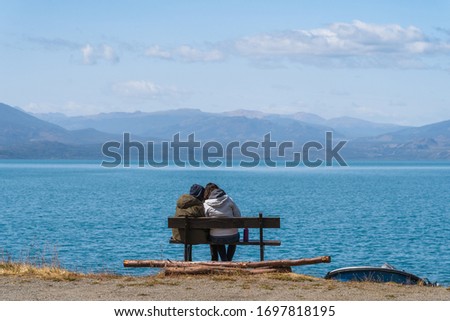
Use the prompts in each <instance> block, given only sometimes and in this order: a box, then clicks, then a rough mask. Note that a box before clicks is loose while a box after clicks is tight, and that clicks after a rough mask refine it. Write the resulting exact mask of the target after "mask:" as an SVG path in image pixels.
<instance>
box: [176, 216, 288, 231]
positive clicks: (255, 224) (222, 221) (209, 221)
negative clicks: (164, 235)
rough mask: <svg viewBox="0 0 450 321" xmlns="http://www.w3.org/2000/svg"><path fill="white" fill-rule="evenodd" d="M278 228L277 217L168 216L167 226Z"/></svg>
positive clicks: (193, 227) (191, 227)
mask: <svg viewBox="0 0 450 321" xmlns="http://www.w3.org/2000/svg"><path fill="white" fill-rule="evenodd" d="M186 224H188V225H189V228H190V229H208V228H245V227H247V228H280V218H279V217H230V218H216V217H187V218H185V217H169V221H168V227H169V228H185V227H186Z"/></svg>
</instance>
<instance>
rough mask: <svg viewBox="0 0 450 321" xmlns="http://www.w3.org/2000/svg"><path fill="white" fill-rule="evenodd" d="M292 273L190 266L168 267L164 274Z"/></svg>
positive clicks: (273, 270)
mask: <svg viewBox="0 0 450 321" xmlns="http://www.w3.org/2000/svg"><path fill="white" fill-rule="evenodd" d="M286 272H291V269H290V268H259V269H242V268H229V267H222V266H216V267H213V268H211V267H209V266H189V267H166V268H164V274H166V275H174V274H227V273H228V274H263V273H286Z"/></svg>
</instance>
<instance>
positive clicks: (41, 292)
mask: <svg viewBox="0 0 450 321" xmlns="http://www.w3.org/2000/svg"><path fill="white" fill-rule="evenodd" d="M0 300H2V301H36V300H47V301H58V300H61V301H73V300H76V301H214V300H220V301H222V300H223V301H397V300H399V301H450V288H446V287H427V286H417V285H413V286H412V285H411V286H406V285H399V284H394V283H370V282H345V283H344V282H338V281H332V280H324V279H320V278H314V277H310V276H305V275H299V274H294V273H275V274H264V275H194V276H193V275H191V276H180V275H178V276H164V275H157V276H148V277H127V276H113V275H82V276H71V277H67V278H62V279H60V278H52V277H37V276H33V275H0Z"/></svg>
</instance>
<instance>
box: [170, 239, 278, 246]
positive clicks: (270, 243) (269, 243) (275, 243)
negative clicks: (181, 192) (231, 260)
mask: <svg viewBox="0 0 450 321" xmlns="http://www.w3.org/2000/svg"><path fill="white" fill-rule="evenodd" d="M169 243H171V244H184V242H183V241H178V240H174V239H173V238H171V239H170V241H169ZM200 244H215V243H213V242H207V243H200ZM229 244H234V245H260V242H259V240H248V241H247V242H244V241H239V242H235V243H229ZM262 244H263V245H267V246H280V245H281V241H279V240H264V241H263V242H262ZM193 245H195V244H193Z"/></svg>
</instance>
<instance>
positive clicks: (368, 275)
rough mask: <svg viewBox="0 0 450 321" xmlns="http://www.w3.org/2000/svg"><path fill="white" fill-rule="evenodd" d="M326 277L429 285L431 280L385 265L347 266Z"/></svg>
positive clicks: (342, 279) (343, 279) (341, 279)
mask: <svg viewBox="0 0 450 321" xmlns="http://www.w3.org/2000/svg"><path fill="white" fill-rule="evenodd" d="M325 279H332V280H339V281H344V282H346V281H359V282H364V281H368V282H394V283H399V284H406V285H416V284H418V285H429V283H430V282H429V281H428V280H426V279H422V278H420V277H418V276H416V275H414V274H411V273H408V272H405V271H400V270H396V269H392V268H385V267H371V266H360V267H347V268H341V269H337V270H333V271H331V272H328V273H327V275H326V276H325Z"/></svg>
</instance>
